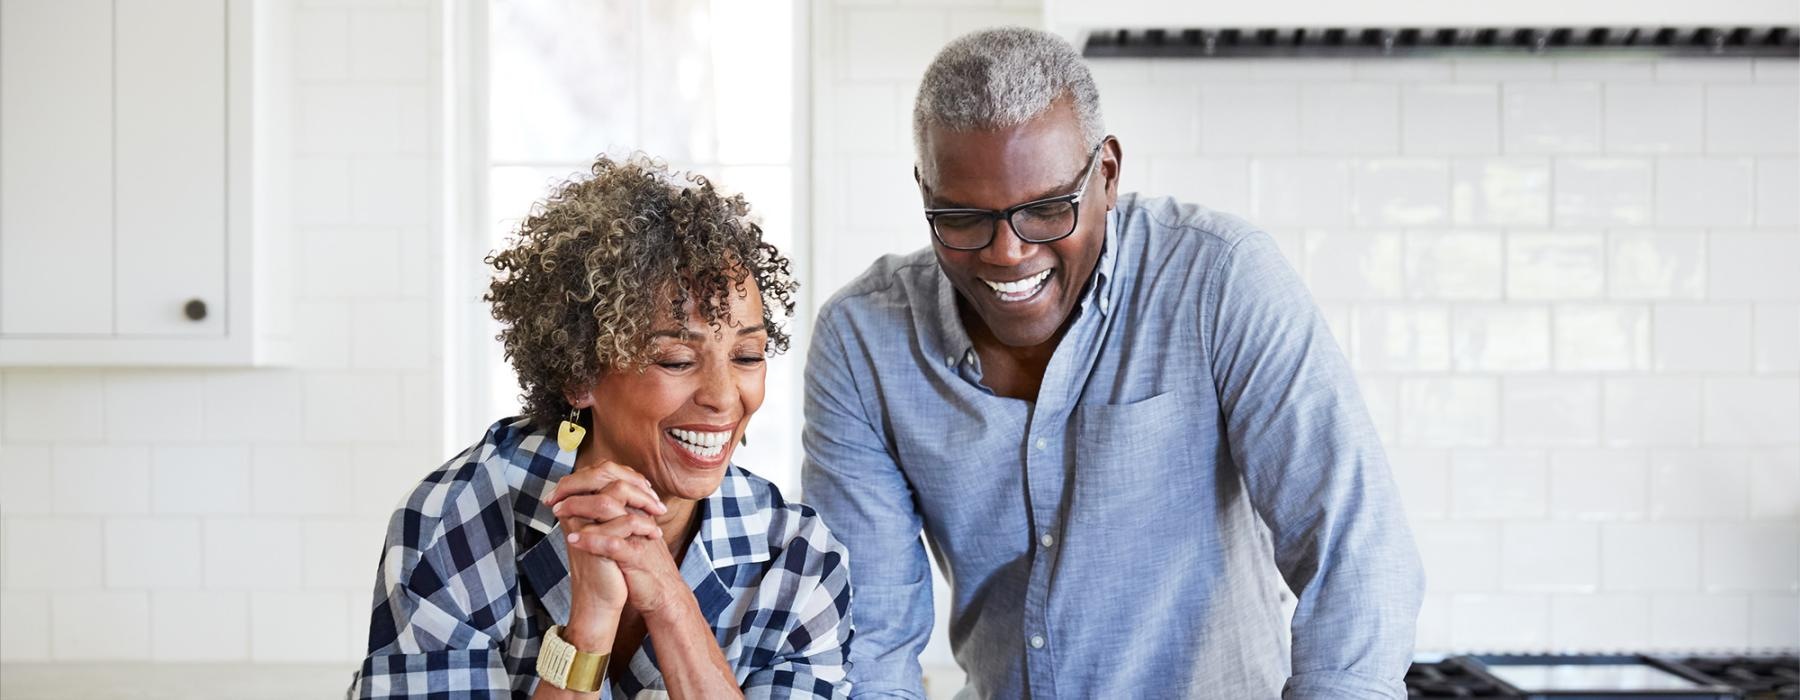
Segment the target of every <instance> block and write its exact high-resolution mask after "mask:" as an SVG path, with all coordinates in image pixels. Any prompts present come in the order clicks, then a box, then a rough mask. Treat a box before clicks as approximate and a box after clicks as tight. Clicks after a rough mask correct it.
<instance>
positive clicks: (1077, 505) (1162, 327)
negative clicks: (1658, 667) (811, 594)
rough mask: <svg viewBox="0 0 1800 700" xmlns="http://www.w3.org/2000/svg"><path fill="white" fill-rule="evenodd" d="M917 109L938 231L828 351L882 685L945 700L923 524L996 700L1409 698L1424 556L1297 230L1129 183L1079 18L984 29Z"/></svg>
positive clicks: (847, 523)
mask: <svg viewBox="0 0 1800 700" xmlns="http://www.w3.org/2000/svg"><path fill="white" fill-rule="evenodd" d="M913 122H914V137H915V145H916V147H917V150H918V166H917V168H916V170H915V177H916V179H917V180H918V183H919V191H920V194H921V196H922V197H923V200H924V207H925V211H924V217H922V218H924V219H926V220H927V221H926V222H928V223H929V228H924V227H922V228H924V230H923V231H922V232H926V233H929V235H930V236H931V240H932V245H931V247H930V248H929V249H928V250H921V251H919V252H917V253H913V254H911V255H908V256H904V257H896V256H889V257H886V258H883V259H882V260H880V261H878V262H876V263H875V264H874V265H873V266H872V267H871V268H870V269H869V270H868V271H867V272H865V273H864V274H863V275H862V276H861V277H860V278H858V279H857V280H856V281H854V282H852V283H851V284H850V285H849V286H847V287H846V288H845V289H843V290H842V291H840V292H838V293H837V294H836V295H835V296H834V297H833V298H832V299H831V300H830V301H829V302H827V303H826V304H825V306H824V308H823V309H822V310H821V311H820V313H819V318H818V321H817V324H816V326H815V330H814V339H813V345H812V350H811V353H810V355H809V357H808V364H807V374H806V419H807V424H806V431H805V436H804V441H805V449H806V464H805V470H804V487H805V495H806V500H807V501H808V502H809V503H812V504H813V505H814V506H815V507H817V508H818V509H819V510H820V511H821V512H822V513H823V515H824V517H825V520H826V522H827V523H828V524H829V525H830V526H831V528H832V530H833V532H836V533H837V534H838V535H839V537H840V538H841V539H842V540H843V541H844V542H845V544H846V545H847V546H848V548H849V551H850V574H851V580H852V583H853V585H854V587H855V590H856V609H855V615H856V638H855V641H854V642H853V644H852V645H851V659H852V664H853V666H852V669H851V680H852V682H853V683H854V684H855V690H854V692H855V694H856V695H858V696H859V697H875V696H887V697H923V693H922V688H921V680H920V667H919V664H918V655H919V652H920V650H921V649H922V648H924V646H925V643H926V639H927V638H928V637H929V635H930V630H931V624H932V602H931V581H930V570H929V568H928V567H927V565H926V559H925V549H924V546H923V545H922V544H921V541H920V533H921V530H923V533H924V536H925V539H926V540H927V541H929V542H930V543H931V546H932V548H933V550H934V552H935V556H936V557H937V560H938V563H939V565H940V566H941V567H942V568H943V570H944V572H945V573H946V574H947V575H948V577H949V579H950V582H951V585H952V588H953V591H954V604H953V606H952V612H951V622H950V640H951V644H952V646H953V648H954V649H955V652H956V658H957V661H958V663H959V664H960V665H961V666H962V667H963V669H964V670H966V671H967V672H968V674H969V683H970V689H971V690H973V691H974V692H975V693H976V694H977V695H979V696H982V697H1007V698H1011V697H1027V696H1029V697H1036V698H1053V697H1063V698H1099V697H1218V698H1265V697H1276V696H1278V695H1280V696H1285V697H1290V698H1334V699H1335V698H1373V697H1384V698H1386V697H1392V698H1399V697H1404V696H1405V689H1404V687H1403V686H1402V685H1401V677H1402V676H1403V674H1404V673H1405V670H1406V667H1407V664H1408V662H1409V661H1410V657H1411V653H1412V640H1413V627H1414V622H1415V619H1416V617H1417V614H1418V607H1419V601H1420V596H1421V593H1422V588H1423V577H1422V574H1421V573H1420V566H1419V562H1418V555H1417V552H1416V550H1415V547H1414V545H1413V541H1412V536H1411V533H1410V532H1409V531H1408V529H1407V526H1406V523H1405V520H1404V516H1403V514H1402V512H1401V509H1400V501H1399V497H1398V495H1397V493H1396V490H1395V487H1394V484H1393V480H1392V478H1391V477H1390V475H1389V473H1388V468H1387V465H1386V462H1385V458H1384V456H1383V454H1382V450H1381V445H1380V442H1379V440H1378V438H1377V436H1376V433H1375V430H1374V428H1373V426H1372V425H1371V423H1370V421H1369V418H1368V416H1367V414H1366V411H1365V409H1364V407H1363V404H1362V399H1361V397H1360V396H1359V395H1358V393H1357V390H1356V386H1355V383H1354V381H1353V379H1352V376H1351V373H1350V369H1349V367H1348V366H1347V365H1346V363H1345V361H1344V358H1343V356H1342V355H1341V353H1340V352H1339V351H1338V348H1337V345H1336V344H1335V343H1334V342H1333V340H1332V338H1331V335H1330V332H1329V331H1328V330H1327V328H1326V325H1325V323H1324V322H1323V320H1322V319H1321V318H1320V315H1319V313H1318V311H1317V309H1316V307H1315V306H1314V305H1313V303H1312V300H1311V298H1310V297H1309V296H1308V294H1307V292H1306V290H1305V288H1304V287H1303V286H1302V284H1301V282H1300V280H1299V279H1298V278H1297V276H1296V275H1295V274H1294V273H1293V271H1292V270H1291V269H1290V268H1289V267H1288V266H1287V264H1286V263H1285V261H1284V260H1283V259H1282V258H1281V256H1280V253H1279V252H1278V251H1277V250H1276V248H1275V245H1274V243H1273V242H1272V240H1271V239H1270V238H1269V236H1267V235H1266V234H1264V233H1262V232H1260V231H1258V230H1256V229H1255V228H1253V227H1251V226H1250V225H1249V224H1246V223H1244V222H1243V221H1241V220H1239V219H1236V218H1233V217H1230V216H1228V215H1225V214H1221V213H1217V212H1212V211H1209V210H1206V209H1204V208H1201V207H1197V206H1193V205H1186V204H1180V203H1177V202H1174V201H1171V200H1167V199H1144V198H1140V197H1137V196H1136V195H1132V194H1120V193H1119V191H1118V185H1119V173H1120V163H1121V153H1122V151H1121V147H1120V144H1119V142H1118V140H1117V139H1115V138H1111V137H1108V136H1105V132H1104V130H1103V128H1102V126H1101V119H1100V108H1099V95H1098V94H1097V91H1096V89H1095V87H1094V83H1093V79H1092V78H1091V77H1090V76H1089V74H1088V70H1087V68H1086V66H1085V65H1084V64H1083V63H1082V61H1081V58H1080V57H1079V56H1078V55H1077V54H1076V53H1075V51H1074V49H1073V48H1072V47H1070V46H1069V45H1068V43H1066V42H1064V41H1062V40H1061V39H1059V38H1056V37H1054V36H1052V35H1048V34H1044V33H1042V32H1036V31H1031V30H1023V29H1001V30H992V31H984V32H978V33H975V34H971V35H968V36H964V37H962V38H960V39H957V40H956V41H954V42H952V43H951V44H950V45H949V46H947V47H945V48H944V49H943V51H942V52H941V53H939V54H938V56H937V58H936V59H935V60H934V61H933V62H932V64H931V67H930V68H929V69H928V70H927V72H926V74H925V78H924V81H923V83H922V84H921V86H920V88H919V95H918V99H917V102H916V105H915V107H914V112H913ZM926 222H922V223H926ZM1284 582H1285V585H1286V588H1287V589H1288V590H1291V591H1293V592H1294V593H1295V594H1296V595H1297V596H1298V602H1297V607H1296V608H1295V609H1294V610H1293V617H1292V621H1291V631H1292V643H1291V650H1290V644H1289V641H1288V634H1287V633H1288V628H1289V625H1290V623H1289V621H1288V620H1287V619H1286V618H1285V617H1284V610H1283V605H1282V586H1283V584H1284Z"/></svg>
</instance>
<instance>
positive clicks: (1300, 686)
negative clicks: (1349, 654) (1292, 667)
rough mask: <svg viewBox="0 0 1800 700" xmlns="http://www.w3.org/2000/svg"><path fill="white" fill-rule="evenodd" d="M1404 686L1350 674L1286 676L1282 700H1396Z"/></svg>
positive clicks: (1390, 681)
mask: <svg viewBox="0 0 1800 700" xmlns="http://www.w3.org/2000/svg"><path fill="white" fill-rule="evenodd" d="M1405 697H1406V684H1405V683H1403V682H1401V681H1398V680H1392V679H1387V678H1376V677H1374V676H1366V675H1363V674H1360V673H1356V672H1353V671H1312V672H1308V673H1300V674H1296V675H1293V676H1289V677H1288V680H1287V686H1286V687H1284V688H1282V689H1281V698H1282V700H1315V699H1317V700H1326V699H1328V698H1329V699H1331V700H1339V699H1342V700H1362V699H1365V698H1366V699H1368V700H1377V699H1379V700H1390V699H1394V700H1400V699H1403V698H1405Z"/></svg>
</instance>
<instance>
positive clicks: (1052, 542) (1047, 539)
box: [1038, 532, 1056, 549]
mask: <svg viewBox="0 0 1800 700" xmlns="http://www.w3.org/2000/svg"><path fill="white" fill-rule="evenodd" d="M1038 544H1041V545H1044V548H1045V549H1048V548H1050V547H1054V546H1056V537H1054V536H1052V535H1051V534H1050V533H1048V532H1046V533H1044V534H1042V535H1038Z"/></svg>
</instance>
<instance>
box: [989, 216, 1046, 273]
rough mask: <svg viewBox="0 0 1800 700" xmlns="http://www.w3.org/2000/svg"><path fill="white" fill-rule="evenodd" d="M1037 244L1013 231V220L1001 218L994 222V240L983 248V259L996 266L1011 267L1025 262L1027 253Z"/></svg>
mask: <svg viewBox="0 0 1800 700" xmlns="http://www.w3.org/2000/svg"><path fill="white" fill-rule="evenodd" d="M1035 245H1037V244H1035V243H1026V242H1025V239H1022V238H1019V236H1018V235H1017V234H1015V233H1014V232H1013V227H1012V222H1010V221H1007V220H1006V219H1001V220H999V221H995V222H994V240H992V241H989V242H988V244H987V247H986V248H982V249H981V261H982V262H984V263H987V264H989V265H993V266H994V267H1011V266H1013V265H1017V264H1019V263H1021V262H1024V260H1025V255H1026V254H1027V253H1029V252H1031V246H1035Z"/></svg>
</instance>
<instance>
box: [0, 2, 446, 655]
mask: <svg viewBox="0 0 1800 700" xmlns="http://www.w3.org/2000/svg"><path fill="white" fill-rule="evenodd" d="M262 6H264V4H261V3H259V7H262ZM266 6H267V7H269V8H271V9H272V8H275V7H278V5H277V4H276V3H267V4H266ZM292 11H293V18H292V21H291V22H290V23H288V25H287V26H288V27H290V29H289V30H288V31H289V32H291V35H290V36H289V37H288V39H289V40H290V41H291V42H292V47H293V48H292V51H293V52H294V55H293V56H292V57H291V58H290V59H289V62H290V63H291V65H292V66H293V74H292V76H291V78H290V79H291V81H292V84H291V95H292V103H293V114H292V129H293V143H292V155H293V158H294V166H295V167H294V180H295V181H296V184H295V192H294V193H293V194H294V196H293V210H294V213H293V221H291V222H290V225H291V226H290V227H291V228H292V229H293V230H294V231H295V238H296V239H297V240H296V241H295V245H294V250H293V251H292V255H293V256H294V259H295V261H296V263H297V264H296V270H295V272H296V279H297V280H298V289H297V295H298V299H297V308H296V311H297V322H296V335H297V337H298V338H300V346H301V347H300V350H301V358H300V362H299V365H298V366H297V367H294V368H289V369H270V370H218V371H148V370H104V371H102V370H79V369H76V370H56V371H39V370H6V371H4V372H0V393H3V395H4V398H3V399H0V406H3V407H4V414H3V415H0V511H3V514H0V529H3V530H4V536H3V537H0V620H4V622H5V624H4V626H3V627H0V630H3V632H4V636H3V637H0V660H4V661H8V662H12V661H40V660H75V661H91V660H96V659H157V660H205V661H225V660H254V661H271V662H274V661H281V662H286V661H343V662H348V660H351V659H355V658H359V657H361V656H362V653H363V646H364V643H365V640H366V638H367V634H368V612H369V604H370V595H371V592H372V590H373V586H374V575H375V567H376V561H377V559H378V558H379V556H380V543H381V537H382V534H383V528H384V527H385V520H386V517H387V515H388V513H390V512H391V510H392V508H393V507H394V505H395V504H396V503H397V502H398V501H399V499H400V498H401V496H403V495H404V493H405V491H406V487H407V485H408V484H409V483H412V482H416V481H417V479H418V478H419V476H421V475H422V474H423V473H425V472H426V471H429V470H430V469H432V468H434V467H435V466H437V465H438V464H439V463H441V462H442V461H443V459H445V457H446V456H447V455H445V454H442V449H441V447H440V445H441V444H442V440H441V439H440V436H439V434H438V433H439V431H440V430H441V428H440V425H441V423H442V420H441V418H440V416H441V414H442V408H441V406H440V402H439V400H438V397H439V396H440V395H441V393H442V392H441V388H440V386H441V382H440V380H439V376H440V374H441V360H440V354H441V351H440V349H439V348H438V347H437V344H436V343H434V342H432V340H433V338H434V337H435V336H434V333H435V330H436V329H435V322H434V319H435V317H436V311H435V309H436V307H437V304H438V300H437V299H435V298H434V290H436V289H437V288H438V283H437V278H438V277H439V274H438V273H437V272H436V271H435V270H436V267H435V266H436V264H437V256H438V255H439V252H440V239H441V238H442V236H441V232H440V231H439V227H438V224H437V222H436V221H435V220H434V215H433V205H432V198H433V196H434V192H433V191H432V184H431V183H432V182H434V178H435V176H436V168H437V165H436V163H435V161H434V160H433V157H432V156H431V155H430V154H431V153H432V149H433V146H434V139H435V137H436V134H435V129H436V126H435V124H436V123H437V120H436V118H435V117H434V116H433V115H434V104H433V103H434V99H435V89H434V85H435V80H436V78H437V71H438V66H437V61H436V59H435V58H434V56H435V55H436V54H435V51H436V48H437V46H436V44H437V41H438V39H437V33H436V30H435V29H434V28H435V27H436V26H437V25H436V23H435V22H436V20H435V17H434V14H435V12H437V10H436V9H435V8H434V6H432V5H428V4H427V3H425V2H422V1H418V0H412V1H389V2H376V1H372V0H371V1H358V2H324V1H319V2H305V3H300V6H299V7H296V8H293V10H292ZM470 439H473V436H471V438H470ZM344 678H345V681H346V682H347V681H348V663H346V672H345V677H344Z"/></svg>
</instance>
